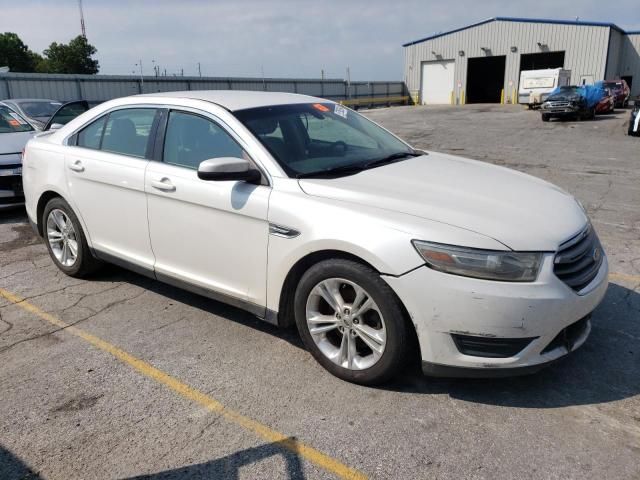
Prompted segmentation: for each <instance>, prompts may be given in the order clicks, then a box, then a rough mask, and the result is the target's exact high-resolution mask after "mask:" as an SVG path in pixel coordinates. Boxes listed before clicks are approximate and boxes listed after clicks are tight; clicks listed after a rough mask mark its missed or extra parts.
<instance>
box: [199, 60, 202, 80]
mask: <svg viewBox="0 0 640 480" xmlns="http://www.w3.org/2000/svg"><path fill="white" fill-rule="evenodd" d="M198 76H199V77H202V70H201V69H200V62H198Z"/></svg>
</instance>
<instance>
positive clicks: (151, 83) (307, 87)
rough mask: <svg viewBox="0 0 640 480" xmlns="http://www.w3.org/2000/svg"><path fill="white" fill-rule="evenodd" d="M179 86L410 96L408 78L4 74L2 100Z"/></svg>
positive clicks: (98, 98)
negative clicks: (355, 79)
mask: <svg viewBox="0 0 640 480" xmlns="http://www.w3.org/2000/svg"><path fill="white" fill-rule="evenodd" d="M180 90H264V91H269V92H291V93H301V94H305V95H313V96H317V97H322V98H329V99H332V100H343V99H346V98H362V97H386V96H398V95H406V88H405V85H404V82H351V88H350V89H349V87H348V84H347V82H346V81H343V80H319V79H318V80H315V79H278V78H267V79H262V78H212V77H207V78H205V77H202V78H201V77H144V82H141V81H140V77H135V76H116V75H48V74H27V73H8V74H0V99H3V98H53V99H58V100H75V99H84V100H88V101H90V102H102V101H105V100H110V99H112V98H117V97H124V96H127V95H136V94H139V93H154V92H170V91H180Z"/></svg>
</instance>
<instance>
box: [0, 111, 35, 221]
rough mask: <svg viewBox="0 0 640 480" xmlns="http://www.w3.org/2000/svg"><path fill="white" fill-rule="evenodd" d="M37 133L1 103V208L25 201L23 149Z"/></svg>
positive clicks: (24, 120) (25, 121)
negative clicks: (23, 189) (23, 190)
mask: <svg viewBox="0 0 640 480" xmlns="http://www.w3.org/2000/svg"><path fill="white" fill-rule="evenodd" d="M35 133H36V129H35V128H33V126H31V124H30V123H29V122H27V120H26V119H24V118H22V117H21V116H20V115H18V114H17V113H16V112H14V111H12V110H11V109H10V108H9V107H7V106H6V105H0V209H4V208H7V207H13V206H16V205H21V204H22V203H24V196H23V193H22V160H21V157H22V150H23V149H24V146H25V145H26V144H27V142H28V141H29V140H30V139H31V137H33V135H34V134H35Z"/></svg>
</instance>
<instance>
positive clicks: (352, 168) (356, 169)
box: [296, 165, 366, 178]
mask: <svg viewBox="0 0 640 480" xmlns="http://www.w3.org/2000/svg"><path fill="white" fill-rule="evenodd" d="M365 168H366V167H365V165H342V166H340V167H333V168H327V169H326V170H317V171H315V172H306V173H299V174H298V175H296V178H325V177H344V176H347V175H354V174H356V173H360V172H361V171H362V170H365Z"/></svg>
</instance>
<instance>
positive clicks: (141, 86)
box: [136, 59, 144, 91]
mask: <svg viewBox="0 0 640 480" xmlns="http://www.w3.org/2000/svg"><path fill="white" fill-rule="evenodd" d="M136 67H140V89H141V90H142V91H144V76H143V75H142V59H140V60H138V63H136Z"/></svg>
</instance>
